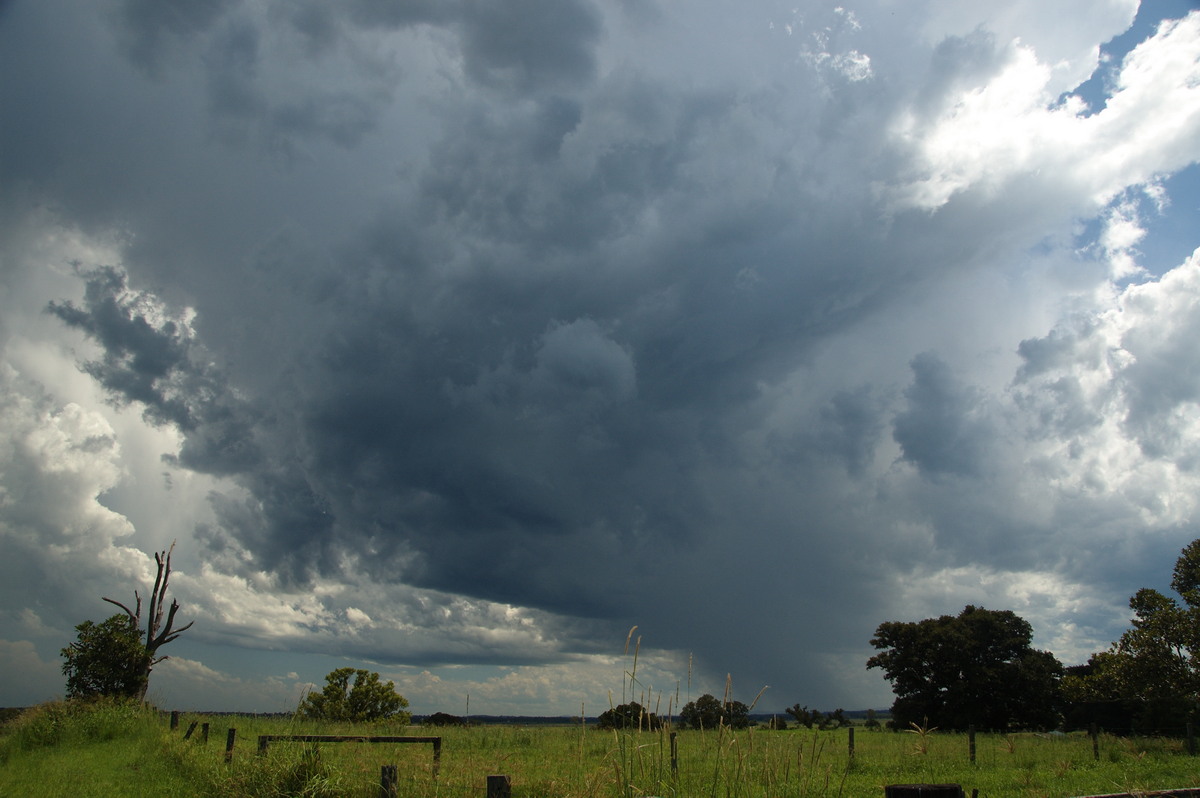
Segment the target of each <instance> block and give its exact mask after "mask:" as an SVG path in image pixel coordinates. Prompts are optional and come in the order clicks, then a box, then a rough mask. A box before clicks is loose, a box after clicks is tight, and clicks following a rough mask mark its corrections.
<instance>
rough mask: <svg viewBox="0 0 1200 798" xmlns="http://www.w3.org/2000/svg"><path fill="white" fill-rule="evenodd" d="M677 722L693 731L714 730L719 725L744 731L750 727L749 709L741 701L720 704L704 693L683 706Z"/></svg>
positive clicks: (714, 698)
mask: <svg viewBox="0 0 1200 798" xmlns="http://www.w3.org/2000/svg"><path fill="white" fill-rule="evenodd" d="M679 720H680V721H681V722H682V723H683V724H684V725H685V726H689V727H691V728H693V729H715V728H716V727H717V726H720V725H724V726H727V727H729V728H731V729H745V728H748V727H749V726H750V707H748V706H747V705H746V704H744V703H742V702H741V701H729V702H727V703H725V704H722V703H721V702H720V701H718V700H717V699H716V697H714V696H712V695H710V694H709V693H705V694H704V695H702V696H700V697H699V698H697V699H696V700H695V701H689V702H688V703H686V704H684V705H683V709H681V710H680V711H679Z"/></svg>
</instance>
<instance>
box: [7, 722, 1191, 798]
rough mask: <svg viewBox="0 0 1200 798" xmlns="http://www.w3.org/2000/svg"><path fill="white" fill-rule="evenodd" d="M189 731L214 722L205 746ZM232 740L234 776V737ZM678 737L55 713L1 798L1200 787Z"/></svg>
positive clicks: (806, 740) (1035, 750)
mask: <svg viewBox="0 0 1200 798" xmlns="http://www.w3.org/2000/svg"><path fill="white" fill-rule="evenodd" d="M192 720H197V721H207V722H208V723H209V724H210V734H209V739H208V742H207V743H204V742H203V741H202V740H201V739H200V735H199V731H197V732H196V733H195V734H194V735H193V737H192V739H190V740H184V739H183V737H184V730H185V729H186V728H187V726H188V725H189V724H190V722H191V721H192ZM231 726H232V727H235V728H236V729H237V741H236V745H235V750H234V754H233V758H232V761H231V762H226V761H225V742H226V732H227V729H228V728H229V727H231ZM260 734H360V735H398V734H413V735H426V734H433V735H440V736H441V737H442V739H443V743H442V756H441V763H440V770H439V773H438V775H437V776H436V778H435V776H434V768H433V756H432V746H430V745H428V744H408V745H401V744H368V743H337V744H333V743H322V744H318V745H312V744H305V743H274V744H272V746H271V747H270V749H269V751H268V752H267V754H266V755H265V756H258V755H257V738H258V735H260ZM847 743H848V732H847V730H845V729H843V730H840V731H825V732H817V731H807V730H789V731H768V730H765V729H755V730H749V731H741V732H736V733H734V732H730V731H728V730H722V729H718V730H712V731H705V732H698V731H681V732H679V733H678V736H677V746H678V762H677V768H676V769H673V768H672V762H671V747H670V737H669V735H668V734H667V733H666V732H636V731H633V732H620V733H614V732H611V731H609V732H602V731H598V730H596V729H594V728H581V727H578V726H576V727H570V726H562V727H537V728H522V727H516V726H478V727H472V728H448V729H440V730H428V729H422V728H420V727H412V728H403V727H400V728H397V727H389V726H386V725H382V726H381V725H370V726H359V727H352V726H346V725H333V724H314V723H310V722H301V721H296V720H286V719H278V718H254V717H248V716H213V717H200V716H185V717H184V718H183V721H182V722H181V723H180V727H179V728H178V729H177V730H175V731H170V730H169V729H168V720H167V718H166V717H165V716H162V715H160V714H158V713H155V712H150V711H147V710H142V709H138V708H132V707H127V706H119V705H113V704H99V705H96V706H95V707H93V708H91V709H88V710H78V709H72V708H70V707H68V706H66V705H61V704H54V705H46V706H44V707H39V708H37V709H35V710H33V711H32V712H30V713H27V714H26V715H25V716H23V717H21V718H19V719H17V720H15V721H13V722H10V723H9V724H7V725H6V726H5V727H4V730H3V732H2V733H0V795H3V796H72V797H73V798H74V797H76V796H104V798H110V797H113V796H115V797H118V798H119V797H120V796H151V795H153V796H206V797H207V796H217V797H218V798H219V797H220V796H230V797H232V796H362V797H363V798H367V796H370V797H371V798H374V797H375V796H377V795H378V794H379V779H380V768H381V766H382V765H384V764H395V765H397V767H398V774H399V795H401V796H419V797H426V796H428V797H429V798H434V796H446V797H447V798H451V797H457V796H471V798H483V796H484V795H485V791H486V779H487V776H488V775H491V774H505V775H508V776H509V777H511V780H512V785H513V795H514V796H515V797H516V798H534V797H535V796H537V797H541V796H545V797H546V798H549V797H550V796H554V798H578V797H581V796H594V797H595V798H607V797H608V796H614V797H615V796H627V797H628V798H633V797H634V796H647V795H656V796H679V797H683V796H687V798H693V797H696V798H700V797H702V796H710V797H711V798H718V796H719V797H720V798H734V797H736V796H744V797H745V798H787V797H788V796H881V795H882V794H883V787H884V785H887V784H904V783H920V782H929V783H944V782H956V783H959V784H961V785H963V787H964V788H965V789H966V792H967V795H970V794H971V791H972V790H978V791H979V795H980V796H982V797H984V798H1000V797H1002V796H1022V797H1032V796H1077V795H1094V794H1103V793H1118V792H1132V793H1136V792H1140V791H1147V790H1155V789H1165V788H1171V787H1185V786H1195V785H1200V758H1196V757H1191V756H1188V755H1187V753H1186V752H1185V751H1184V747H1183V744H1182V743H1181V742H1180V741H1176V740H1162V739H1133V740H1128V739H1121V738H1115V737H1107V736H1103V735H1102V736H1101V738H1100V757H1099V759H1098V760H1097V759H1095V758H1094V756H1093V750H1092V744H1091V740H1090V738H1088V737H1087V736H1086V735H1082V734H1080V735H1054V736H1037V735H1024V734H1022V735H1010V736H998V735H983V734H980V735H978V736H977V741H976V762H975V763H974V764H971V763H970V762H969V761H968V747H967V738H966V736H965V735H958V734H940V733H932V734H929V735H928V736H925V737H922V736H919V735H917V734H913V733H893V732H886V731H878V732H868V731H866V730H864V729H861V728H859V729H856V733H855V755H854V757H853V759H851V758H850V756H849V753H848V745H847Z"/></svg>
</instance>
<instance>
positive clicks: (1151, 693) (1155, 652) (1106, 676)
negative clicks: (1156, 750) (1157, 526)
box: [1064, 539, 1200, 732]
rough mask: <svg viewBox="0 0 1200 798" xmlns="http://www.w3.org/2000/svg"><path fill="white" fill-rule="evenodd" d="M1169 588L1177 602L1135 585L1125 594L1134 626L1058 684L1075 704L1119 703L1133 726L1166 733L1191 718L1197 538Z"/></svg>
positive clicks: (1199, 560)
mask: <svg viewBox="0 0 1200 798" xmlns="http://www.w3.org/2000/svg"><path fill="white" fill-rule="evenodd" d="M1171 589H1172V590H1174V591H1175V592H1176V593H1177V594H1178V595H1179V597H1180V599H1181V600H1182V601H1177V600H1175V599H1173V598H1171V597H1168V596H1165V595H1163V594H1162V593H1160V592H1159V591H1157V590H1154V589H1151V588H1142V589H1141V590H1139V591H1138V592H1137V593H1136V594H1134V595H1133V597H1132V598H1130V599H1129V607H1130V609H1132V610H1133V613H1134V617H1133V621H1132V623H1133V625H1132V628H1130V629H1128V630H1127V631H1126V632H1125V633H1124V634H1122V635H1121V639H1120V640H1118V641H1117V642H1116V643H1114V644H1113V645H1112V647H1111V648H1110V649H1109V650H1108V651H1105V652H1100V653H1098V654H1094V655H1092V657H1091V659H1089V661H1088V663H1087V665H1085V666H1079V667H1077V668H1072V669H1070V672H1069V674H1068V676H1067V677H1066V679H1064V687H1065V689H1066V691H1067V695H1068V696H1069V698H1070V699H1071V700H1072V701H1074V702H1077V703H1092V704H1104V703H1108V704H1115V703H1120V704H1123V705H1124V707H1125V708H1126V715H1127V717H1128V718H1129V721H1130V722H1131V723H1133V724H1136V725H1137V727H1138V730H1139V731H1145V732H1150V731H1166V730H1169V729H1170V728H1173V727H1175V728H1179V727H1182V726H1183V725H1184V724H1186V723H1187V721H1188V720H1194V719H1195V717H1196V715H1197V705H1198V703H1200V539H1197V540H1193V541H1192V542H1191V543H1189V544H1188V545H1187V546H1185V547H1184V548H1183V551H1182V552H1181V553H1180V555H1179V558H1178V559H1177V560H1176V562H1175V569H1174V572H1173V574H1172V579H1171Z"/></svg>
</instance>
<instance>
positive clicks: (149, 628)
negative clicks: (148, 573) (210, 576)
mask: <svg viewBox="0 0 1200 798" xmlns="http://www.w3.org/2000/svg"><path fill="white" fill-rule="evenodd" d="M173 551H175V544H174V543H172V544H171V548H169V549H167V550H166V551H162V552H157V551H156V552H155V553H154V562H155V563H156V564H157V565H158V574H157V576H155V578H154V589H153V590H152V591H151V592H150V606H149V608H148V611H147V613H146V658H145V668H146V672H145V674H144V675H143V678H142V683H141V691H140V692H139V694H138V696H137V698H138V700H139V701H142V700H144V699H145V698H146V690H147V688H148V687H149V686H150V671H151V670H153V669H154V666H155V665H157V664H158V663H160V662H162V661H163V660H164V659H166V656H162V657H158V656H156V654H157V653H158V649H159V648H161V647H162V646H164V645H166V644H167V643H170V642H171V641H172V640H174V639H175V638H177V637H179V635H181V634H183V633H184V632H186V631H187V630H188V629H190V628H191V626H192V624H193V623H195V621H192V622H191V623H188V624H187V625H186V626H181V627H179V628H178V629H175V628H174V625H175V613H177V612H179V602H178V601H175V600H174V599H172V600H171V606H170V607H169V608H168V609H167V620H166V623H165V624H164V623H163V604H164V603H166V600H167V582H168V580H170V578H171V553H172V552H173ZM133 597H134V599H136V604H135V605H134V607H135V609H133V610H131V609H129V608H128V607H126V606H125V605H124V604H122V603H121V602H119V601H115V600H113V599H110V598H108V597H102V598H104V600H105V601H107V602H108V603H109V604H115V605H117V606H118V607H120V608H121V609H123V610H125V612H126V614H128V615H129V617H130V618H132V619H133V624H134V626H136V627H139V628H140V627H141V625H142V597H141V595H140V594H139V593H138V592H137V591H136V590H134V591H133Z"/></svg>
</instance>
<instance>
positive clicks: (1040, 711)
mask: <svg viewBox="0 0 1200 798" xmlns="http://www.w3.org/2000/svg"><path fill="white" fill-rule="evenodd" d="M1032 638H1033V629H1032V627H1030V625H1029V623H1028V622H1026V621H1025V620H1024V619H1022V618H1020V617H1019V616H1017V615H1016V614H1014V613H1013V612H1011V611H1009V610H987V609H984V608H982V607H974V606H967V607H966V608H965V609H964V610H963V611H962V612H961V613H959V614H958V615H957V616H952V615H943V616H941V617H939V618H928V619H926V620H923V621H917V622H913V623H904V622H899V621H889V622H887V623H882V624H880V625H879V628H878V629H876V631H875V637H874V638H872V640H871V645H872V646H874V647H875V648H877V649H880V653H879V654H876V655H875V656H873V657H871V658H870V659H869V660H867V667H868V668H881V669H882V670H883V672H884V675H885V676H886V678H887V679H888V681H890V682H891V683H892V691H893V692H894V693H895V694H896V701H895V703H894V704H893V705H892V718H893V724H895V725H897V726H899V727H901V728H904V727H907V726H908V725H909V724H910V723H918V724H920V725H932V726H937V727H938V728H942V729H965V728H967V727H968V726H976V727H978V728H981V729H996V730H1000V731H1003V730H1007V729H1009V728H1013V727H1018V728H1048V727H1053V726H1056V725H1057V724H1058V720H1059V714H1058V709H1059V706H1060V704H1061V693H1060V689H1059V682H1060V680H1061V678H1062V672H1063V670H1062V665H1061V664H1060V663H1059V662H1058V660H1057V659H1056V658H1055V657H1054V655H1053V654H1051V653H1049V652H1047V651H1038V650H1036V649H1034V648H1032V647H1031V646H1030V641H1031V640H1032Z"/></svg>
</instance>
